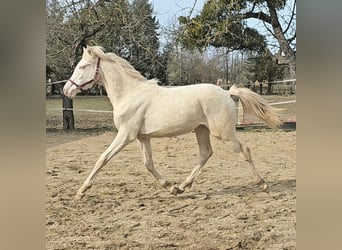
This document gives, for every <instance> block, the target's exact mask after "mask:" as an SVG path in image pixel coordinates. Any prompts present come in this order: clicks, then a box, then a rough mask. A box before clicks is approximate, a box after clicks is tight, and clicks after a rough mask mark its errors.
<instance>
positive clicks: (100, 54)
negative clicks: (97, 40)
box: [87, 46, 157, 83]
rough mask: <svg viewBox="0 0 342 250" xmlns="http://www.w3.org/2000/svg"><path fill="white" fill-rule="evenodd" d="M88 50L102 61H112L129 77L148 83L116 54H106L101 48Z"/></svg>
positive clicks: (95, 47) (94, 47)
mask: <svg viewBox="0 0 342 250" xmlns="http://www.w3.org/2000/svg"><path fill="white" fill-rule="evenodd" d="M87 49H88V50H91V51H92V52H93V53H94V54H95V55H96V56H98V57H99V58H101V59H104V60H109V61H112V62H114V63H116V64H118V65H119V66H120V67H121V68H122V69H123V70H124V71H125V72H126V73H127V74H128V75H129V76H131V77H132V78H134V79H137V80H143V81H146V80H147V79H146V78H145V77H144V76H143V75H142V74H141V73H140V72H139V71H137V70H136V69H135V68H134V67H133V66H132V65H131V64H130V63H129V62H127V61H126V60H125V59H123V58H121V57H119V56H117V55H116V54H115V53H105V49H104V48H103V47H101V46H87ZM149 81H150V82H151V83H152V82H157V80H155V79H152V80H149Z"/></svg>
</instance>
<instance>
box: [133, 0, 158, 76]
mask: <svg viewBox="0 0 342 250" xmlns="http://www.w3.org/2000/svg"><path fill="white" fill-rule="evenodd" d="M130 12H131V20H132V24H131V26H130V29H131V30H130V42H131V49H130V55H129V56H128V60H129V61H130V62H131V63H132V65H133V66H134V67H135V68H136V69H137V70H138V71H140V72H141V73H143V74H144V75H145V76H146V77H147V78H155V77H157V75H158V70H159V69H160V66H161V65H160V62H159V60H160V58H159V57H158V54H159V52H158V49H159V39H158V33H157V30H158V22H157V21H156V17H155V16H153V8H152V6H151V4H150V3H149V1H148V0H133V2H132V4H131V10H130Z"/></svg>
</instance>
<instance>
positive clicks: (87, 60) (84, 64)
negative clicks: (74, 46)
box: [63, 47, 100, 98]
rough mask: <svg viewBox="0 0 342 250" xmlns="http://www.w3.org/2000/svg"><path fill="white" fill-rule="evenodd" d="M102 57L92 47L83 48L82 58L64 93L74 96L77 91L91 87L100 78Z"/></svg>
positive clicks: (70, 96)
mask: <svg viewBox="0 0 342 250" xmlns="http://www.w3.org/2000/svg"><path fill="white" fill-rule="evenodd" d="M99 66H100V58H99V57H97V56H96V55H95V54H94V53H93V50H92V48H89V47H87V48H83V55H82V59H81V60H80V61H79V62H78V64H77V66H76V68H75V70H74V72H73V74H72V76H71V77H70V78H69V79H68V81H67V82H66V84H65V85H64V88H63V92H64V95H65V96H67V97H69V98H73V97H74V96H75V95H76V94H77V93H80V92H82V90H86V89H89V88H91V87H92V86H93V85H94V84H95V81H97V80H98V79H99V78H100V74H99Z"/></svg>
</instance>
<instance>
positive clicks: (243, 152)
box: [230, 135, 268, 192]
mask: <svg viewBox="0 0 342 250" xmlns="http://www.w3.org/2000/svg"><path fill="white" fill-rule="evenodd" d="M230 139H231V140H232V142H233V144H234V151H235V152H237V153H239V155H240V157H241V158H242V159H243V160H245V161H247V162H248V163H249V165H250V166H251V168H252V171H253V175H254V177H255V183H256V185H259V186H260V187H261V188H262V189H263V191H265V192H268V186H267V184H265V181H264V180H263V179H262V178H261V176H260V175H259V173H258V171H257V170H256V168H255V166H254V162H253V159H252V156H251V151H250V149H249V148H248V147H247V146H243V145H242V144H241V142H240V141H239V140H238V139H237V138H236V137H235V135H232V136H231V138H230Z"/></svg>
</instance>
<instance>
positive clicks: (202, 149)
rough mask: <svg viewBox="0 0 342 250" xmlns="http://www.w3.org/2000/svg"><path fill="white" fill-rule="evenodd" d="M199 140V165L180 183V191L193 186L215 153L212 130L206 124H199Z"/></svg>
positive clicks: (196, 130)
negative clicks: (211, 139) (211, 140)
mask: <svg viewBox="0 0 342 250" xmlns="http://www.w3.org/2000/svg"><path fill="white" fill-rule="evenodd" d="M195 133H196V138H197V142H198V145H199V154H200V160H199V163H198V165H197V166H196V167H195V168H194V169H193V170H192V172H191V174H190V175H189V176H188V177H187V178H186V179H185V181H184V182H182V183H181V184H180V185H179V191H180V192H179V193H182V192H184V190H185V188H186V187H191V186H192V183H193V182H194V180H195V179H196V177H197V176H198V174H199V173H200V171H201V168H202V167H203V166H204V164H205V163H206V162H207V161H208V159H209V158H210V156H211V155H212V153H213V150H212V148H211V144H210V132H209V129H208V128H207V127H206V126H203V125H201V126H199V127H197V128H196V129H195Z"/></svg>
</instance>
